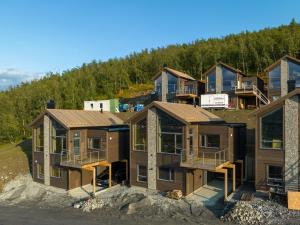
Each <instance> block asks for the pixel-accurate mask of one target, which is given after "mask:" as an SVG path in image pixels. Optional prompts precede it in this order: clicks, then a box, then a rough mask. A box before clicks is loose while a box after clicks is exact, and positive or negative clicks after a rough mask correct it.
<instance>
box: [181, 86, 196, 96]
mask: <svg viewBox="0 0 300 225" xmlns="http://www.w3.org/2000/svg"><path fill="white" fill-rule="evenodd" d="M176 96H177V97H180V96H190V97H196V96H197V89H196V88H191V87H188V86H185V87H182V88H177V90H176Z"/></svg>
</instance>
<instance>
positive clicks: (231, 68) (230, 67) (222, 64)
mask: <svg viewBox="0 0 300 225" xmlns="http://www.w3.org/2000/svg"><path fill="white" fill-rule="evenodd" d="M217 65H221V66H224V67H225V68H227V69H229V70H231V71H233V72H235V73H238V74H240V75H242V76H246V74H244V73H243V72H242V71H241V70H239V69H236V68H234V67H232V66H229V65H228V64H226V63H223V62H218V63H216V64H215V65H213V66H212V67H210V68H209V69H208V70H207V71H206V72H205V73H204V74H203V75H204V76H206V75H207V74H208V73H210V72H211V71H212V70H213V69H214V68H216V66H217Z"/></svg>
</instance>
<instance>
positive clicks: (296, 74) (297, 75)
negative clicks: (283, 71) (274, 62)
mask: <svg viewBox="0 0 300 225" xmlns="http://www.w3.org/2000/svg"><path fill="white" fill-rule="evenodd" d="M288 70H289V80H295V81H296V87H300V65H299V64H296V63H293V62H291V61H288Z"/></svg>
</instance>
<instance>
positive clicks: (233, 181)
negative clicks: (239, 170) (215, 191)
mask: <svg viewBox="0 0 300 225" xmlns="http://www.w3.org/2000/svg"><path fill="white" fill-rule="evenodd" d="M235 187H236V184H235V165H232V191H233V192H235Z"/></svg>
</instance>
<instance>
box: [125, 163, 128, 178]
mask: <svg viewBox="0 0 300 225" xmlns="http://www.w3.org/2000/svg"><path fill="white" fill-rule="evenodd" d="M125 165H126V181H128V161H127V159H126V160H125Z"/></svg>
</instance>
